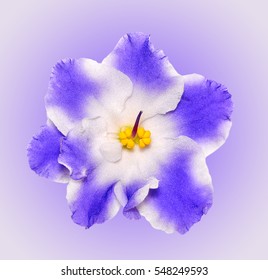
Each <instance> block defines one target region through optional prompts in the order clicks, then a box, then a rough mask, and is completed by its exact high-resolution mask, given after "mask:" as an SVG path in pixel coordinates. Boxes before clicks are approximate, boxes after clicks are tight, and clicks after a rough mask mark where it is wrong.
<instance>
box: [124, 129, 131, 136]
mask: <svg viewBox="0 0 268 280" xmlns="http://www.w3.org/2000/svg"><path fill="white" fill-rule="evenodd" d="M124 132H125V134H126V136H127V138H130V137H131V132H132V129H131V128H130V127H128V128H127V129H126V130H125V131H124Z"/></svg>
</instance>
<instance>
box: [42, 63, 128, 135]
mask: <svg viewBox="0 0 268 280" xmlns="http://www.w3.org/2000/svg"><path fill="white" fill-rule="evenodd" d="M131 94H132V83H131V81H130V79H129V78H128V77H127V76H126V75H124V74H123V73H121V72H120V71H117V70H116V69H114V68H112V67H109V66H107V65H103V64H100V63H97V62H96V61H94V60H90V59H85V58H83V59H66V60H62V61H61V62H59V63H58V64H56V66H55V67H54V69H53V71H52V75H51V78H50V83H49V89H48V92H47V95H46V97H45V101H46V109H47V115H48V118H49V119H50V120H52V121H53V123H54V124H55V125H56V127H57V128H58V129H59V130H60V131H61V132H62V133H63V134H64V135H67V133H68V132H69V131H70V130H71V129H72V128H73V127H74V126H75V125H77V124H78V123H79V122H80V121H81V120H82V119H83V118H87V117H89V118H95V117H98V116H101V115H102V114H106V112H107V111H108V112H113V113H119V112H120V111H122V110H123V109H124V105H125V101H126V100H127V98H128V97H129V96H130V95H131Z"/></svg>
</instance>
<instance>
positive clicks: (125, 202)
mask: <svg viewBox="0 0 268 280" xmlns="http://www.w3.org/2000/svg"><path fill="white" fill-rule="evenodd" d="M156 188H158V180H157V179H155V178H149V179H146V180H140V179H136V181H133V182H132V183H130V184H128V185H125V186H124V185H122V183H121V182H118V184H116V186H115V189H114V191H115V195H116V197H117V199H118V201H119V202H120V203H121V205H122V206H123V207H124V209H123V214H124V215H125V216H126V217H127V218H129V219H139V218H140V214H139V212H138V210H137V209H136V207H137V206H138V205H139V204H140V203H141V202H142V201H143V200H144V199H145V198H146V196H147V195H148V193H149V190H150V189H156Z"/></svg>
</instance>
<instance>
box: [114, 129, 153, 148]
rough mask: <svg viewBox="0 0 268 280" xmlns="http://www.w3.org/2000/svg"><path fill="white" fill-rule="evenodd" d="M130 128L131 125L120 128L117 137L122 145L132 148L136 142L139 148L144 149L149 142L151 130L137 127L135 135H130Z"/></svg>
mask: <svg viewBox="0 0 268 280" xmlns="http://www.w3.org/2000/svg"><path fill="white" fill-rule="evenodd" d="M132 130H133V128H132V127H131V126H127V127H125V128H122V129H121V130H120V132H119V134H118V136H119V137H118V138H119V141H120V142H121V144H122V146H124V147H125V148H127V149H128V150H132V149H133V148H134V147H135V145H136V144H137V145H138V146H139V147H140V148H141V149H144V148H146V147H147V146H149V145H150V144H151V132H150V131H149V130H145V129H144V128H143V127H139V128H138V129H137V133H136V135H135V137H133V136H132Z"/></svg>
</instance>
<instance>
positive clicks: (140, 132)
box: [137, 127, 145, 138]
mask: <svg viewBox="0 0 268 280" xmlns="http://www.w3.org/2000/svg"><path fill="white" fill-rule="evenodd" d="M144 132H145V130H144V128H143V127H139V128H138V132H137V134H138V136H139V138H142V137H143V135H144Z"/></svg>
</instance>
